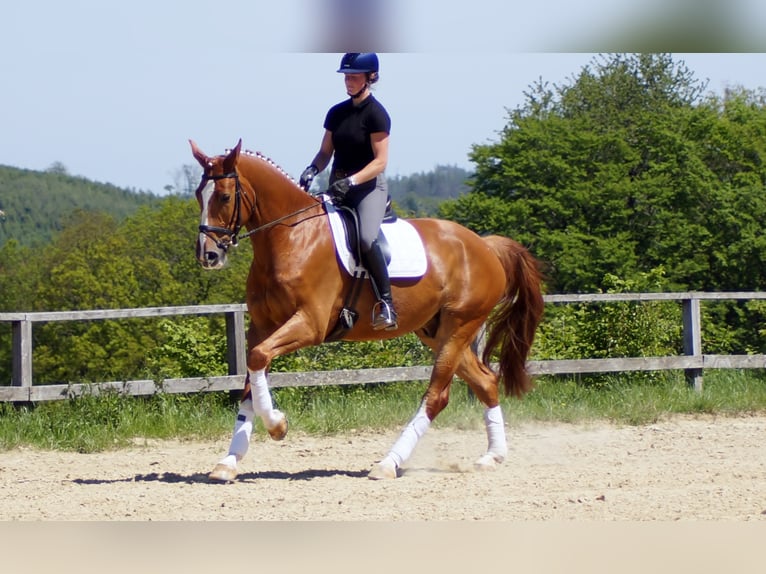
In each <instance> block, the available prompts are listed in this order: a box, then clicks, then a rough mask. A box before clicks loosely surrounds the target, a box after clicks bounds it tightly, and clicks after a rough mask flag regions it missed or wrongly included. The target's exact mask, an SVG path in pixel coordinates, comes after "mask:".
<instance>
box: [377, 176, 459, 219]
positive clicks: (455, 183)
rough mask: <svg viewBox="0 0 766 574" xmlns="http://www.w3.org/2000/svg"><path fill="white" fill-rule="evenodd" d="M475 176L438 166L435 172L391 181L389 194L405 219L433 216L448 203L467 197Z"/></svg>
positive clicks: (389, 181) (397, 177)
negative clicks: (408, 217) (468, 182)
mask: <svg viewBox="0 0 766 574" xmlns="http://www.w3.org/2000/svg"><path fill="white" fill-rule="evenodd" d="M471 175H472V172H469V171H466V170H464V169H463V168H460V167H456V166H447V165H437V166H436V168H435V169H434V171H429V172H421V173H416V174H413V175H407V176H399V175H397V176H394V177H389V178H388V191H389V193H390V194H391V199H393V200H394V202H395V203H396V205H397V207H398V208H399V211H400V212H402V215H418V216H432V215H435V214H436V212H437V209H438V207H439V204H440V203H441V202H442V201H444V200H445V199H455V198H457V197H459V196H461V195H463V194H465V193H468V191H469V189H470V188H469V187H468V185H467V183H466V181H467V180H468V178H469V177H470V176H471Z"/></svg>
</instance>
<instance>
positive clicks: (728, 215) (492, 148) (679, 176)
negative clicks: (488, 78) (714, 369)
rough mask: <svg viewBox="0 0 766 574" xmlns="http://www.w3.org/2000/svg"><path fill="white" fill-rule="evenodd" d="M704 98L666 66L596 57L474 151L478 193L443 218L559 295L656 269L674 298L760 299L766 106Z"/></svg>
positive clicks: (539, 94) (539, 87) (543, 88)
mask: <svg viewBox="0 0 766 574" xmlns="http://www.w3.org/2000/svg"><path fill="white" fill-rule="evenodd" d="M705 88H706V85H705V84H704V83H703V82H699V81H697V80H695V78H694V76H693V74H692V73H691V72H690V71H689V70H688V69H687V68H686V67H685V65H684V64H683V63H682V62H681V63H677V62H675V61H674V60H673V59H672V57H671V56H669V55H666V54H632V55H620V54H617V55H611V56H602V57H600V58H597V59H594V61H593V62H592V64H591V65H589V66H586V67H585V68H584V69H583V70H582V71H581V72H580V74H579V75H578V76H576V77H575V78H573V80H572V81H571V82H570V83H568V84H566V85H563V86H549V85H548V84H547V83H544V82H543V81H542V80H541V81H540V82H538V83H537V84H535V85H534V86H532V87H530V90H529V91H528V92H527V93H526V94H525V95H526V102H525V104H524V105H523V106H521V107H519V108H517V109H516V110H513V111H510V112H509V116H508V123H507V125H506V126H505V128H504V129H503V130H502V132H501V137H500V140H499V141H498V142H497V143H493V144H489V145H476V146H474V147H473V150H472V154H471V158H472V159H473V161H474V162H475V163H476V166H477V168H476V172H475V175H474V177H473V178H472V182H471V183H472V187H473V189H472V191H471V193H469V194H468V195H466V196H463V197H461V198H459V199H458V200H456V201H454V202H447V203H445V204H442V206H441V212H440V213H441V214H443V215H444V216H446V217H449V218H451V219H456V220H458V221H461V222H464V223H465V224H466V225H469V226H472V227H473V228H475V229H477V230H479V231H482V232H495V233H504V234H507V235H511V236H514V237H516V238H517V239H519V240H520V241H522V242H524V243H525V244H527V245H528V246H529V247H530V248H531V249H532V250H533V252H535V254H536V255H538V257H540V258H542V259H543V260H545V261H547V262H549V264H550V270H549V279H550V281H549V288H550V289H551V290H552V291H559V292H578V291H596V290H600V289H603V288H604V286H605V285H604V278H605V277H607V276H616V277H623V278H631V277H637V276H638V274H640V273H648V272H651V271H652V270H653V269H656V268H658V267H660V266H661V267H663V268H664V269H666V281H667V288H670V289H718V288H735V286H736V287H737V288H758V287H759V286H760V285H761V284H762V283H763V279H764V269H763V264H762V263H761V262H762V261H763V257H762V256H763V254H764V253H763V245H764V242H763V240H762V238H761V237H760V236H759V235H760V234H759V233H758V229H759V227H760V226H759V223H758V222H759V221H763V218H762V215H763V202H764V194H763V188H764V181H766V179H765V178H764V174H765V173H766V172H765V171H764V166H765V165H766V162H763V161H762V160H763V158H764V141H766V138H764V121H766V110H765V108H764V105H763V98H762V97H754V96H753V95H752V94H749V93H742V92H738V93H730V94H728V95H727V97H726V98H725V99H724V100H723V101H721V99H719V98H716V97H714V96H708V97H707V98H705V97H703V96H704V91H705ZM477 208H478V211H477ZM493 212H494V213H493ZM489 222H493V223H489Z"/></svg>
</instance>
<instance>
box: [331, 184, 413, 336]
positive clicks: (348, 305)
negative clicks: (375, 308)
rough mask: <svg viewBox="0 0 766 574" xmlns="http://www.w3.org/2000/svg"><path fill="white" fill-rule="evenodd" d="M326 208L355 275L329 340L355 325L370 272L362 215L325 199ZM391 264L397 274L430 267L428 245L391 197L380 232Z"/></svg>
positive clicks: (341, 253)
mask: <svg viewBox="0 0 766 574" xmlns="http://www.w3.org/2000/svg"><path fill="white" fill-rule="evenodd" d="M324 206H325V212H326V214H327V217H328V219H329V223H330V229H331V232H332V235H333V239H334V241H335V251H336V255H337V257H338V259H339V261H340V263H341V264H342V266H343V267H344V268H345V270H346V271H347V272H348V273H349V274H350V275H351V277H352V278H353V281H352V284H351V289H349V291H348V292H347V293H346V296H345V299H344V303H343V309H342V310H341V312H340V316H339V318H338V322H337V323H336V325H335V328H334V329H333V331H332V332H331V333H330V334H329V335H328V336H327V338H326V339H325V341H336V340H338V339H340V338H341V337H342V336H343V334H344V333H346V332H347V331H349V330H350V329H352V328H353V327H354V324H355V323H356V320H357V319H358V317H359V313H358V312H357V311H356V310H355V309H354V306H355V305H356V302H357V300H358V298H359V295H360V293H361V289H362V287H363V286H364V282H363V281H361V279H366V278H367V277H368V276H369V273H368V272H367V270H366V269H365V268H364V265H363V263H362V255H361V246H360V243H359V219H358V217H357V215H356V212H355V211H354V210H353V209H351V208H348V207H344V206H342V205H341V206H336V205H334V204H332V203H325V204H324ZM377 241H378V244H379V245H380V248H381V251H382V252H383V257H384V258H385V261H386V264H387V266H388V271H389V276H390V277H391V278H392V279H394V278H418V277H422V276H423V275H424V274H425V272H426V268H427V260H426V256H425V248H424V247H423V241H422V239H421V238H420V235H419V234H418V232H417V230H416V229H415V228H414V227H413V226H412V224H411V223H409V222H408V221H406V220H404V219H400V218H399V217H398V216H397V215H396V213H395V212H394V211H393V208H392V206H391V199H390V198H389V200H388V202H387V204H386V213H385V215H384V217H383V223H382V225H381V229H380V232H379V233H378V238H377Z"/></svg>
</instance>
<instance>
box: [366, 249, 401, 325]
mask: <svg viewBox="0 0 766 574" xmlns="http://www.w3.org/2000/svg"><path fill="white" fill-rule="evenodd" d="M362 262H363V263H364V266H365V267H366V268H367V271H369V273H370V279H372V286H373V289H374V290H375V293H376V295H377V296H378V303H377V304H376V305H375V307H374V308H373V310H372V328H373V329H375V330H376V331H378V330H380V329H385V330H386V331H392V330H394V329H396V328H397V327H398V326H399V324H398V322H397V318H396V311H395V310H394V303H393V301H392V299H391V281H390V280H389V278H388V267H386V260H385V258H384V257H383V253H382V252H381V250H380V245H378V242H377V241H373V242H372V245H371V246H370V250H369V251H367V252H366V253H364V254H362Z"/></svg>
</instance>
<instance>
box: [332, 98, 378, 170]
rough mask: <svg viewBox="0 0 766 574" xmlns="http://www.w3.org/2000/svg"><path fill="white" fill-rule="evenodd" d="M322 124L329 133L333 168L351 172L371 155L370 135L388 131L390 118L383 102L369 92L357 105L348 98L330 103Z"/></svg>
mask: <svg viewBox="0 0 766 574" xmlns="http://www.w3.org/2000/svg"><path fill="white" fill-rule="evenodd" d="M324 127H325V129H327V130H329V131H330V132H332V143H333V146H334V147H335V159H334V163H333V165H334V168H335V169H340V170H344V171H348V172H350V173H355V172H357V171H359V170H360V169H362V168H363V167H364V166H366V165H367V164H368V163H370V162H371V161H372V160H373V159H374V158H375V154H374V153H373V151H372V141H371V140H370V134H373V133H376V132H385V133H387V134H388V133H390V132H391V118H390V117H389V115H388V112H387V111H386V109H385V108H384V107H383V105H382V104H381V103H380V102H379V101H378V100H376V99H375V98H374V97H373V96H372V95H369V96H368V97H367V98H365V99H364V101H363V102H362V103H361V104H360V105H358V106H355V105H354V103H353V101H352V100H351V98H349V99H348V100H345V101H343V102H341V103H339V104H336V105H334V106H333V107H332V108H330V110H329V111H328V112H327V116H326V117H325V121H324Z"/></svg>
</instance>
